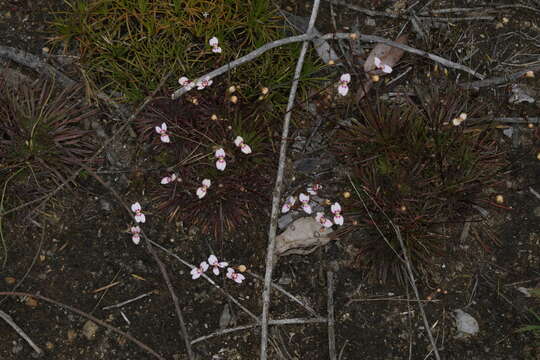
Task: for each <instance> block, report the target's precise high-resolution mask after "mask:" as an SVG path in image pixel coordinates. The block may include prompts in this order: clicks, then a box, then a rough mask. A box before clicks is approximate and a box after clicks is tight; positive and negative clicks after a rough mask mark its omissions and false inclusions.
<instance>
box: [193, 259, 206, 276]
mask: <svg viewBox="0 0 540 360" xmlns="http://www.w3.org/2000/svg"><path fill="white" fill-rule="evenodd" d="M206 270H208V264H207V263H206V261H203V262H202V263H201V264H200V265H199V267H198V268H193V269H191V278H192V279H193V280H195V279H198V278H199V277H201V275H202V274H203V273H204V272H205V271H206Z"/></svg>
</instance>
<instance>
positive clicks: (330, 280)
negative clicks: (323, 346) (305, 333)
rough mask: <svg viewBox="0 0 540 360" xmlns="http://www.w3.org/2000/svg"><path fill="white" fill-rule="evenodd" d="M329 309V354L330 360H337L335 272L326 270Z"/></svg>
mask: <svg viewBox="0 0 540 360" xmlns="http://www.w3.org/2000/svg"><path fill="white" fill-rule="evenodd" d="M326 287H327V298H328V300H327V302H328V303H327V307H328V354H329V359H330V360H337V355H336V329H335V317H334V272H333V271H332V270H330V269H328V270H326Z"/></svg>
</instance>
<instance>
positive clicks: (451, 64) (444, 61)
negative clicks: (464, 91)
mask: <svg viewBox="0 0 540 360" xmlns="http://www.w3.org/2000/svg"><path fill="white" fill-rule="evenodd" d="M358 39H359V40H361V41H371V42H376V43H381V44H386V45H390V46H392V47H395V48H398V49H401V50H403V51H406V52H409V53H411V54H415V55H419V56H422V57H425V58H428V59H430V60H433V61H435V62H438V63H439V64H441V65H444V66H446V67H448V68H453V69H457V70H461V71H464V72H466V73H469V74H471V75H472V76H474V77H476V78H478V79H480V80H483V79H484V75H482V74H480V73H478V72H476V71H474V70H473V69H471V68H470V67H467V66H465V65H461V64H458V63H455V62H453V61H450V60H447V59H445V58H442V57H440V56H438V55H435V54H432V53H428V52H425V51H423V50H418V49H415V48H413V47H411V46H409V45H405V44H401V43H398V42H395V41H392V40H388V39H385V38H382V37H380V36H375V35H364V34H359V35H358Z"/></svg>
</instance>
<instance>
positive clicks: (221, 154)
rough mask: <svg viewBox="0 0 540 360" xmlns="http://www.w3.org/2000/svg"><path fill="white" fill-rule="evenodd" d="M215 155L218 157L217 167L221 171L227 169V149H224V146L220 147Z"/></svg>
mask: <svg viewBox="0 0 540 360" xmlns="http://www.w3.org/2000/svg"><path fill="white" fill-rule="evenodd" d="M214 155H215V156H216V158H217V161H216V168H217V169H218V170H221V171H223V170H225V166H227V162H226V161H225V150H223V148H219V149H217V150H216V152H215V154H214Z"/></svg>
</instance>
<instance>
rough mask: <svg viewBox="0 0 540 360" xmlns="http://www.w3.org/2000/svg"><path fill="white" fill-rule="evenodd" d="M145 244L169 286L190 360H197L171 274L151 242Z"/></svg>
mask: <svg viewBox="0 0 540 360" xmlns="http://www.w3.org/2000/svg"><path fill="white" fill-rule="evenodd" d="M143 235H144V234H143ZM145 243H146V249H147V250H148V251H149V252H150V254H152V257H153V258H154V260H155V261H156V262H157V264H158V266H159V270H160V271H161V275H163V279H165V283H166V284H167V288H168V289H169V293H170V294H171V298H172V300H173V303H174V309H175V311H176V316H177V317H178V322H179V323H180V330H182V337H183V338H184V343H185V345H186V350H187V353H188V357H189V359H190V360H195V354H194V353H193V349H192V348H191V342H190V340H189V334H188V331H187V327H186V323H185V321H184V315H183V314H182V309H181V308H180V303H179V302H178V296H177V295H176V292H175V291H174V287H173V285H172V283H171V279H170V278H169V274H168V273H167V269H166V268H165V265H164V264H163V262H162V261H161V260H160V258H159V257H158V256H157V254H156V250H154V247H153V246H152V244H150V242H149V241H145Z"/></svg>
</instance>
